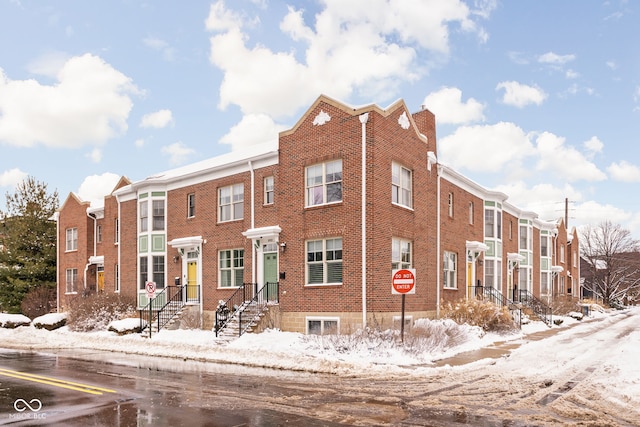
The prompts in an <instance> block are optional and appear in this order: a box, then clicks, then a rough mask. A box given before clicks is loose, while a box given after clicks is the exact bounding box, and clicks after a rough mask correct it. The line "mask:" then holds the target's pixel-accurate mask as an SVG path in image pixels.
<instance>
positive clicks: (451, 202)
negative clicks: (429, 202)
mask: <svg viewBox="0 0 640 427" xmlns="http://www.w3.org/2000/svg"><path fill="white" fill-rule="evenodd" d="M448 207H449V218H453V193H449V206H448Z"/></svg>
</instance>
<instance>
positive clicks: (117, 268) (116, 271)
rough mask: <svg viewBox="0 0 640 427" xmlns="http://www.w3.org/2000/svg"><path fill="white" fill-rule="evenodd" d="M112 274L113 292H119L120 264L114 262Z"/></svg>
mask: <svg viewBox="0 0 640 427" xmlns="http://www.w3.org/2000/svg"><path fill="white" fill-rule="evenodd" d="M113 275H114V278H115V282H116V290H115V292H116V293H117V292H120V264H115V266H114V268H113Z"/></svg>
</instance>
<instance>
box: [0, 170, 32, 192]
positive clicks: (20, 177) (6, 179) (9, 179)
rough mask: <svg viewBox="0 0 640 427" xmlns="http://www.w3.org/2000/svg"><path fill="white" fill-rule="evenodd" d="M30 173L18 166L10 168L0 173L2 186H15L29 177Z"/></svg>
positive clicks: (0, 184)
mask: <svg viewBox="0 0 640 427" xmlns="http://www.w3.org/2000/svg"><path fill="white" fill-rule="evenodd" d="M27 176H28V174H27V173H26V172H23V171H21V170H20V169H18V168H13V169H9V170H7V171H4V172H2V173H1V174H0V187H15V186H16V185H17V184H19V183H20V182H22V181H24V180H25V178H27Z"/></svg>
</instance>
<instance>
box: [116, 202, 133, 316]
mask: <svg viewBox="0 0 640 427" xmlns="http://www.w3.org/2000/svg"><path fill="white" fill-rule="evenodd" d="M116 201H117V202H118V218H117V219H116V221H117V222H118V226H117V228H116V230H115V231H116V236H115V239H116V241H117V242H118V277H117V279H118V283H116V286H117V288H118V292H120V293H121V292H122V287H121V286H120V282H121V280H120V277H121V276H122V263H121V262H120V227H121V226H122V224H120V197H118V196H117V195H116ZM137 221H138V220H137V218H136V222H137ZM137 258H138V257H137V254H136V259H137ZM136 265H137V261H136ZM137 269H138V267H137V266H136V270H137ZM136 275H137V274H136ZM136 305H138V286H137V285H136Z"/></svg>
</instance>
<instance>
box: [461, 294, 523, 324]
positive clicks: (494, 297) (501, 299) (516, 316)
mask: <svg viewBox="0 0 640 427" xmlns="http://www.w3.org/2000/svg"><path fill="white" fill-rule="evenodd" d="M472 288H473V295H475V297H476V298H480V299H483V300H487V301H490V302H492V303H493V304H495V305H496V306H498V307H500V308H502V307H506V308H507V309H508V310H509V312H510V313H511V316H512V318H513V320H514V322H516V324H517V325H519V326H520V327H522V309H521V307H520V306H519V305H517V304H515V303H514V302H513V301H511V300H510V299H509V298H507V297H506V296H504V295H503V294H502V292H500V291H499V290H497V289H496V288H494V287H493V286H472Z"/></svg>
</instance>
